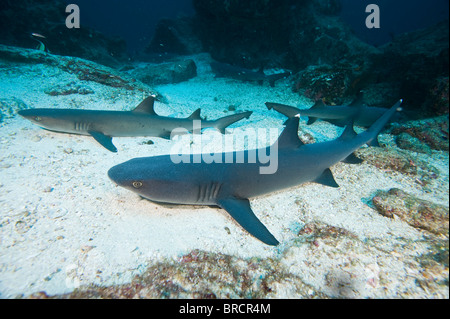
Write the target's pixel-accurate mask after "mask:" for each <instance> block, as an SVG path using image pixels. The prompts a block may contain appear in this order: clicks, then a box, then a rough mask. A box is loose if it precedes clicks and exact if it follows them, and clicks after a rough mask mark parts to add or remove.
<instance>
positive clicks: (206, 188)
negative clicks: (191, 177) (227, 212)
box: [197, 182, 222, 203]
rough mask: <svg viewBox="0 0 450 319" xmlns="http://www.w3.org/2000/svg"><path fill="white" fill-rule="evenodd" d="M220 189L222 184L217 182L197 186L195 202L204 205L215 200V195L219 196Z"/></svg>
mask: <svg viewBox="0 0 450 319" xmlns="http://www.w3.org/2000/svg"><path fill="white" fill-rule="evenodd" d="M221 188H222V184H221V183H217V182H211V183H207V184H201V185H199V187H198V194H197V202H198V203H204V202H208V201H210V200H211V199H215V198H217V195H218V194H219V191H220V189H221Z"/></svg>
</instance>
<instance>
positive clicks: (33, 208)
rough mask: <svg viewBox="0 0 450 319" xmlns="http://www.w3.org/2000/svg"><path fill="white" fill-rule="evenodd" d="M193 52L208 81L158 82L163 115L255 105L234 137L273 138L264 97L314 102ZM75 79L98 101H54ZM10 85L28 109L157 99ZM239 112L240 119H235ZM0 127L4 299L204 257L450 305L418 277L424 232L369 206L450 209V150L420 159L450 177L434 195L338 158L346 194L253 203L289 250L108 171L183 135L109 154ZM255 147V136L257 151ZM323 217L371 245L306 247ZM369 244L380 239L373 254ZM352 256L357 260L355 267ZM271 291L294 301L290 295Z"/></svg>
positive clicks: (22, 127)
mask: <svg viewBox="0 0 450 319" xmlns="http://www.w3.org/2000/svg"><path fill="white" fill-rule="evenodd" d="M193 58H194V59H195V60H196V63H197V66H198V76H197V77H196V78H194V79H192V80H190V81H187V82H183V83H179V84H171V85H163V86H158V87H155V88H154V89H155V90H156V91H158V92H159V93H160V94H161V95H162V96H164V97H165V98H166V99H167V102H168V103H167V104H165V103H160V102H158V103H157V104H156V106H155V110H156V112H157V113H158V114H160V115H165V116H180V117H186V116H188V115H190V114H191V113H192V112H193V111H194V110H196V109H197V108H201V109H202V116H206V117H207V118H208V119H216V118H219V117H222V116H225V115H229V114H233V113H234V112H242V111H246V110H252V111H253V114H252V116H251V117H250V119H249V120H242V121H239V122H237V123H236V124H234V125H232V126H231V127H230V130H229V132H228V134H233V132H242V131H245V130H252V129H257V128H273V129H278V131H277V130H275V131H273V130H271V132H272V134H271V141H273V140H275V139H276V137H277V134H275V133H273V132H281V130H282V128H283V122H284V120H285V118H284V117H283V116H282V115H280V114H278V113H276V112H274V111H268V110H267V108H266V107H265V105H264V102H266V101H273V102H279V103H285V104H290V105H299V107H301V108H308V107H310V106H311V105H312V102H311V101H309V100H307V99H302V98H301V97H300V96H299V95H298V94H296V93H293V92H292V91H291V89H290V86H289V84H288V83H287V81H286V82H285V81H283V80H282V81H279V82H277V84H276V86H275V87H273V88H272V87H269V86H268V85H267V83H266V84H264V85H258V84H252V83H241V82H238V81H234V80H231V79H215V78H214V77H213V75H212V74H211V72H210V69H209V67H208V64H207V61H208V58H207V57H205V55H199V56H194V57H193ZM72 81H73V82H80V83H82V84H83V85H88V86H89V87H90V88H91V89H92V90H93V91H94V93H93V94H87V95H80V94H73V95H67V96H50V95H48V94H46V93H45V92H44V91H45V89H47V88H51V87H52V86H56V85H60V84H61V83H70V82H72ZM0 88H1V91H0V98H6V99H8V98H16V99H20V100H22V101H23V102H24V103H25V104H26V105H27V106H28V107H30V108H45V107H48V108H74V107H76V108H85V109H102V110H130V109H133V108H134V107H135V106H136V105H137V104H139V102H140V101H141V100H142V99H143V98H145V96H143V94H141V93H139V94H136V93H133V92H132V91H127V90H125V89H118V88H111V87H107V86H104V85H101V84H98V83H94V82H81V81H80V80H78V79H77V78H76V77H75V76H74V75H73V74H68V73H65V72H62V71H61V70H59V69H57V68H53V67H50V66H45V65H41V64H36V65H28V64H11V65H10V66H9V67H5V68H4V72H2V73H0ZM230 106H233V107H232V108H231V109H233V111H229V107H230ZM234 109H235V110H234ZM0 125H2V126H1V127H0V150H1V153H0V236H1V237H0V240H1V246H0V297H2V298H13V297H16V296H28V295H30V294H33V293H36V292H39V291H45V292H46V293H47V294H49V295H52V294H62V293H68V292H71V291H73V289H74V288H76V287H80V286H81V287H82V286H87V285H90V284H97V285H103V286H107V285H117V284H122V283H126V282H129V281H130V280H131V279H132V278H133V276H135V275H137V274H140V273H142V272H143V271H145V269H146V268H147V267H148V266H150V265H152V264H154V263H155V262H158V261H161V260H166V259H170V260H173V261H175V262H177V261H178V260H180V258H181V257H182V256H183V255H185V254H188V253H190V252H191V251H193V250H201V251H207V252H213V253H222V254H227V255H232V256H237V257H239V258H251V257H260V258H273V259H279V260H280V265H282V266H283V267H285V269H287V270H288V271H289V272H290V273H292V274H295V275H297V276H299V277H300V278H302V280H303V282H305V283H307V284H308V285H310V286H311V287H313V289H315V290H316V291H320V292H322V293H324V294H327V295H329V296H331V297H333V296H335V294H333V291H332V289H331V288H330V287H329V286H327V285H329V281H330V272H335V271H336V269H341V270H342V271H343V272H344V273H347V274H349V273H352V274H354V276H355V278H357V279H354V280H356V281H358V282H359V285H356V286H355V287H356V288H354V291H353V292H352V293H351V294H349V295H348V296H350V297H375V298H377V297H378V298H382V297H407V296H411V297H437V298H441V297H442V298H444V297H445V298H448V286H447V287H446V289H445V288H442V289H437V290H435V291H430V290H427V289H425V288H423V287H420V286H418V285H417V283H416V279H417V278H418V276H420V267H421V266H420V265H419V264H418V262H417V260H416V258H417V256H420V255H422V254H426V253H427V252H429V250H430V246H429V245H428V244H427V242H426V241H425V240H424V237H423V232H422V231H421V230H418V229H416V228H413V227H411V226H409V225H408V224H406V223H405V222H403V221H401V220H398V219H390V218H386V217H384V216H382V215H380V214H379V213H378V212H377V211H376V210H375V209H374V208H373V207H370V205H368V204H367V201H368V200H367V199H370V198H371V197H373V195H374V193H375V192H376V191H377V190H388V189H391V188H400V189H403V190H405V191H407V192H408V193H410V194H413V195H415V196H418V197H420V198H423V199H426V200H429V201H432V202H435V203H438V204H442V205H446V206H447V207H448V190H449V186H448V153H445V152H437V151H433V155H432V156H428V155H423V154H417V156H418V157H422V158H423V159H425V160H427V161H428V162H429V163H430V165H433V166H434V167H435V168H436V169H438V170H439V172H440V177H439V178H438V179H436V180H434V181H433V182H432V184H430V185H429V186H428V187H427V188H426V189H424V188H423V187H422V186H421V185H419V184H417V183H416V181H415V178H414V177H410V176H407V175H403V174H401V173H399V172H392V171H391V172H389V171H382V170H380V169H377V168H376V167H374V166H371V165H369V164H367V163H362V164H360V165H349V164H342V163H339V164H337V165H335V166H333V167H332V168H331V169H332V171H333V174H334V176H335V178H336V180H337V182H338V183H339V184H340V188H338V189H332V188H328V187H325V186H322V185H318V184H313V183H308V184H304V185H301V186H298V187H295V188H292V189H289V190H286V191H280V192H278V193H275V194H271V195H268V196H264V197H261V198H255V199H252V200H251V205H252V208H253V210H254V212H255V214H256V215H257V216H258V217H259V218H260V219H261V221H262V222H263V223H264V224H265V225H266V227H267V228H268V229H269V230H270V231H271V232H272V233H273V234H274V236H275V237H276V238H277V239H278V240H279V241H280V243H281V244H280V245H279V246H277V247H270V246H267V245H264V244H263V243H261V242H260V241H258V240H256V239H255V238H253V237H252V236H250V235H249V234H248V233H247V232H245V231H244V230H243V229H242V228H241V227H240V226H239V225H238V224H237V223H235V222H234V220H233V219H232V218H231V217H230V216H228V214H227V213H226V212H225V211H223V210H221V209H219V208H214V207H200V206H196V207H193V206H161V205H158V204H155V203H152V202H150V201H147V200H143V199H141V198H140V197H139V196H138V195H136V194H134V193H132V192H129V191H128V190H126V189H123V188H120V187H117V186H116V185H115V184H114V183H113V182H111V181H110V180H109V178H108V177H107V174H106V172H107V171H108V169H109V168H110V167H112V166H114V165H117V164H119V163H122V162H124V161H127V160H129V159H131V158H134V157H142V156H154V155H162V154H168V153H169V152H170V151H171V148H172V147H173V145H174V142H173V141H168V140H164V139H161V138H155V137H136V138H114V139H113V142H114V144H115V145H116V147H117V148H118V153H111V152H109V151H107V150H106V149H104V148H103V147H102V146H100V145H99V144H98V143H97V142H96V141H95V140H94V139H93V138H91V137H88V136H78V135H68V134H59V133H53V132H49V131H45V130H42V129H40V128H39V127H37V126H35V125H33V124H32V123H30V122H29V121H27V120H25V119H23V118H21V117H20V116H15V117H12V118H10V119H5V120H4V122H3V123H2V124H0ZM301 129H302V130H303V131H305V132H307V133H309V134H311V135H312V136H314V138H315V139H316V141H319V142H320V141H326V140H330V139H333V138H336V137H337V136H339V134H340V133H341V132H342V129H341V128H338V127H335V126H333V125H331V124H328V123H326V122H320V121H318V122H316V123H315V124H314V125H312V126H306V123H305V121H303V120H302V122H301ZM205 134H206V135H205V136H208V134H212V132H208V131H206V132H205ZM230 136H232V135H230ZM380 139H381V140H382V141H383V142H384V143H385V144H387V145H389V146H391V147H395V143H394V142H393V138H392V137H391V136H389V135H387V134H384V135H383V134H382V135H381V136H380ZM149 140H151V141H152V142H153V144H151V143H148V141H149ZM252 143H254V142H253V141H249V142H248V147H249V148H251V147H253V146H254V144H252ZM293 169H295V168H293ZM168 174H170V172H168ZM312 222H318V223H324V224H327V225H331V226H334V227H339V228H342V229H345V230H346V231H348V232H351V233H352V234H354V235H355V236H356V237H357V238H359V240H360V243H361V244H360V247H359V248H358V249H356V250H354V247H352V246H351V245H350V246H348V247H340V246H339V245H341V244H343V242H342V241H337V244H336V245H337V246H336V247H332V246H330V245H327V244H326V243H322V244H321V243H320V241H319V242H318V243H317V245H316V246H317V247H316V246H314V245H308V244H305V243H303V244H302V243H301V242H299V241H298V240H297V238H298V233H299V231H300V230H301V229H302V228H303V227H304V226H305V225H306V224H308V223H312ZM367 242H371V245H370V247H369V246H368V247H367V248H364V243H367ZM373 243H376V244H373ZM406 243H407V245H406ZM374 245H375V246H376V249H375V248H374ZM402 247H403V248H402ZM336 249H339V251H338V252H336ZM348 258H353V259H355V260H357V261H358V262H357V264H356V265H348V264H347V263H346V261H347V259H348ZM383 278H384V279H383ZM382 279H383V280H382ZM273 297H295V295H289V293H286V291H285V290H283V289H282V288H279V289H278V292H276V293H275V294H274V295H273Z"/></svg>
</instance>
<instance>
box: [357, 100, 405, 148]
mask: <svg viewBox="0 0 450 319" xmlns="http://www.w3.org/2000/svg"><path fill="white" fill-rule="evenodd" d="M402 102H403V100H401V99H400V100H399V101H398V102H397V103H395V104H394V105H393V106H392V107H391V108H390V109H388V110H387V111H386V112H385V113H384V114H383V115H382V116H381V117H380V118H379V119H378V120H376V121H375V123H373V124H372V126H371V127H369V128H368V129H367V131H365V132H363V133H361V134H360V135H364V136H366V143H367V144H368V145H369V146H378V141H377V137H378V134H380V132H381V130H382V129H383V128H384V126H385V125H386V124H387V123H389V121H390V120H391V118H392V117H393V116H394V115H395V113H396V112H400V111H401V110H402V108H401V107H400V105H401V104H402Z"/></svg>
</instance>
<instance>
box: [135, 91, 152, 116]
mask: <svg viewBox="0 0 450 319" xmlns="http://www.w3.org/2000/svg"><path fill="white" fill-rule="evenodd" d="M154 104H155V96H154V95H150V96H149V97H148V98H146V99H145V100H144V101H142V102H141V103H139V105H138V106H136V108H135V109H134V110H133V112H139V113H146V114H150V115H157V114H156V112H155V109H154Z"/></svg>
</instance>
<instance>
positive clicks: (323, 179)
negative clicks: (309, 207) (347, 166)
mask: <svg viewBox="0 0 450 319" xmlns="http://www.w3.org/2000/svg"><path fill="white" fill-rule="evenodd" d="M314 183H318V184H322V185H325V186H330V187H334V188H337V187H339V185H338V183H336V181H335V180H334V177H333V173H332V172H331V170H330V169H329V168H327V169H326V170H324V171H323V173H322V175H320V176H319V177H318V178H317V179H316V180H314Z"/></svg>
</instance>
